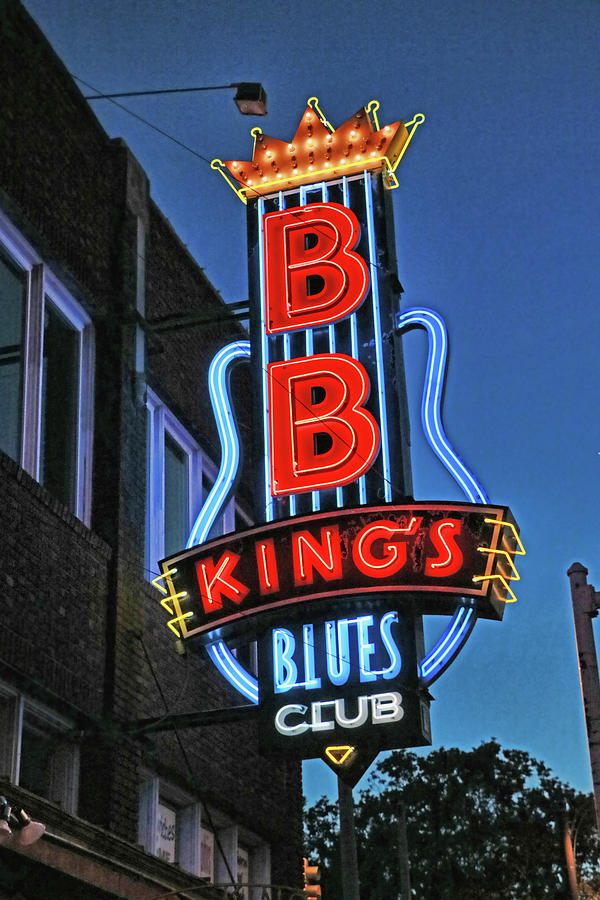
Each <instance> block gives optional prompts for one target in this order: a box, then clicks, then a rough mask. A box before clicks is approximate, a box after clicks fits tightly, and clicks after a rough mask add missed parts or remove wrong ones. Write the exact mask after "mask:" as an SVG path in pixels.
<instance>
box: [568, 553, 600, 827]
mask: <svg viewBox="0 0 600 900" xmlns="http://www.w3.org/2000/svg"><path fill="white" fill-rule="evenodd" d="M587 574H588V570H587V569H586V568H585V566H582V565H581V563H573V565H572V566H571V568H570V569H569V570H568V572H567V575H568V576H569V580H570V582H571V601H572V603H573V620H574V623H575V643H576V646H577V658H578V664H579V680H580V683H581V698H582V701H583V711H584V714H585V726H586V730H587V738H588V748H589V751H590V764H591V768H592V781H593V785H594V805H595V807H596V829H597V831H598V834H600V681H599V680H598V659H597V657H596V645H595V643H594V631H593V629H592V619H593V618H595V617H596V616H597V615H598V605H599V604H598V600H599V599H600V595H599V594H598V593H597V592H596V591H595V590H594V587H593V585H591V584H588V583H587Z"/></svg>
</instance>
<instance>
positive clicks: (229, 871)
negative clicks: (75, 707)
mask: <svg viewBox="0 0 600 900" xmlns="http://www.w3.org/2000/svg"><path fill="white" fill-rule="evenodd" d="M137 637H138V639H139V641H140V643H141V645H142V649H143V651H144V655H145V657H146V662H147V663H148V667H149V669H150V672H151V673H152V678H153V679H154V683H155V685H156V688H157V690H158V693H159V695H160V698H161V700H162V702H163V706H164V707H165V714H166V715H171V713H170V712H169V704H168V703H167V698H166V697H165V695H164V692H163V689H162V687H161V685H160V682H159V680H158V677H157V675H156V671H155V669H154V665H153V663H152V660H151V658H150V655H149V653H148V649H147V647H146V643H145V641H144V638H143V636H142V635H139V634H138V635H137ZM173 733H174V734H175V738H176V740H177V743H178V744H179V749H180V751H181V755H182V756H183V759H184V761H185V764H186V766H187V769H188V772H189V773H190V776H191V778H192V781H193V782H194V785H196V783H197V779H196V776H195V774H194V770H193V768H192V764H191V762H190V758H189V756H188V754H187V751H186V749H185V747H184V745H183V741H182V739H181V735H180V734H179V730H178V729H177V726H176V725H175V724H174V725H173ZM199 798H200V804H201V806H202V811H203V813H205V814H206V818H207V819H208V823H209V825H210V829H211V831H212V833H213V835H214V838H215V843H216V845H217V848H218V850H219V853H220V854H221V856H222V857H223V862H224V863H225V868H226V869H227V874H228V876H229V879H230V881H231V884H232V887H234V888H235V886H236V884H237V882H236V879H235V878H234V876H233V872H232V869H231V866H230V864H229V860H228V859H227V856H226V854H225V850H224V849H223V844H222V843H221V839H220V837H219V833H218V831H217V829H216V827H215V824H214V821H213V818H212V815H211V812H210V809H209V808H208V806H207V804H206V802H205V801H204V799H203V797H202V796H201V795H200V793H199Z"/></svg>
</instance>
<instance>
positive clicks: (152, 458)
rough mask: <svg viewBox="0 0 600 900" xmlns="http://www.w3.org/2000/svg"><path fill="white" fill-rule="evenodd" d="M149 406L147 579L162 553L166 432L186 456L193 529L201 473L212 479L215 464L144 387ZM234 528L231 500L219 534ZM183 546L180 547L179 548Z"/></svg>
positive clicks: (189, 525)
mask: <svg viewBox="0 0 600 900" xmlns="http://www.w3.org/2000/svg"><path fill="white" fill-rule="evenodd" d="M146 406H147V408H148V467H147V471H148V490H147V498H148V504H147V510H146V568H147V570H148V579H149V580H151V579H152V578H153V577H154V576H155V575H158V561H159V560H160V559H163V558H164V555H165V441H164V436H165V433H166V434H168V435H170V437H171V438H173V440H174V441H175V443H176V444H177V445H178V447H179V448H180V449H181V450H182V451H183V453H184V454H185V455H186V456H187V460H188V503H187V507H188V522H187V529H186V530H187V532H188V533H189V532H190V531H191V529H192V526H193V524H194V522H195V521H196V519H197V517H198V514H199V512H200V510H201V508H202V475H203V474H204V473H205V474H206V475H207V476H208V478H209V479H210V480H211V482H214V481H215V479H216V477H217V474H218V469H217V466H216V465H215V464H214V463H213V462H212V461H211V460H210V459H209V457H208V456H207V455H206V453H204V451H203V450H202V448H201V447H200V445H199V444H198V442H197V441H195V440H194V438H193V437H192V435H191V434H190V433H189V431H187V429H186V428H184V427H183V425H182V424H181V422H179V420H178V419H177V418H176V417H175V416H174V415H173V413H172V412H171V411H170V410H169V409H168V407H167V406H165V404H164V403H163V401H162V400H161V399H160V397H159V396H158V395H157V394H156V393H155V392H154V391H153V390H152V389H151V388H147V391H146ZM234 530H235V504H234V501H233V500H231V501H230V502H229V503H228V504H227V507H226V509H225V511H224V513H223V516H222V532H221V533H222V534H226V533H227V532H229V531H234ZM181 549H182V550H183V547H182V548H181Z"/></svg>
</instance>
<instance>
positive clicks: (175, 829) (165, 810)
mask: <svg viewBox="0 0 600 900" xmlns="http://www.w3.org/2000/svg"><path fill="white" fill-rule="evenodd" d="M213 829H214V830H213ZM215 832H216V834H215ZM138 841H139V843H140V844H141V845H142V846H143V847H144V849H145V850H146V851H147V852H148V853H152V854H153V855H154V856H158V857H160V858H161V859H163V860H164V861H165V862H170V863H174V864H176V865H178V866H179V867H180V868H181V869H183V870H185V871H186V872H190V873H191V874H193V875H198V876H201V877H204V878H208V879H209V880H210V881H211V882H212V883H213V884H227V883H229V884H230V883H231V878H232V877H233V878H234V879H237V881H238V884H243V885H247V884H248V883H249V882H252V881H253V882H254V883H255V884H257V885H258V884H262V885H267V884H269V881H270V877H271V857H270V848H269V845H268V844H265V843H263V842H262V841H261V840H260V838H259V837H258V836H257V835H256V834H254V833H253V832H249V831H247V830H246V829H242V828H241V827H238V826H237V825H236V824H235V823H234V822H232V821H231V820H230V819H229V818H228V817H227V816H225V815H223V814H222V813H221V812H220V811H219V810H214V809H212V807H211V809H210V815H208V813H207V811H206V807H204V806H203V804H201V803H199V802H198V801H197V799H196V798H194V797H192V796H190V795H189V794H187V793H186V792H184V791H181V790H180V789H179V788H177V787H175V786H173V785H172V784H170V783H169V782H166V781H164V780H163V779H161V778H158V777H157V776H154V775H150V774H147V775H146V778H145V779H144V781H143V783H142V785H141V788H140V815H139V829H138ZM224 857H225V858H224ZM242 896H243V897H244V898H245V900H260V898H262V896H263V892H262V889H260V888H258V887H257V888H256V889H250V888H247V887H245V888H243V891H242Z"/></svg>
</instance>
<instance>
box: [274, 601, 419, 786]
mask: <svg viewBox="0 0 600 900" xmlns="http://www.w3.org/2000/svg"><path fill="white" fill-rule="evenodd" d="M417 629H420V618H419V620H418V621H415V618H413V617H411V616H404V615H402V616H401V615H400V614H399V613H398V612H397V611H396V610H394V609H391V608H390V607H389V606H386V605H381V604H380V605H378V607H377V609H375V610H372V611H371V612H369V613H354V614H352V615H350V616H347V617H344V618H325V617H323V618H320V619H314V618H311V619H310V620H307V621H302V622H297V623H295V624H292V625H290V624H289V623H288V622H286V624H285V625H274V626H271V627H270V628H269V629H268V630H267V631H266V632H265V633H264V634H263V636H262V638H261V641H260V645H259V680H260V686H261V693H260V710H259V717H260V740H261V748H262V750H263V752H265V753H266V754H273V753H276V754H281V753H283V754H290V755H292V756H295V757H299V758H304V759H305V758H310V757H318V756H323V755H324V754H325V753H326V751H329V752H327V754H326V755H327V757H328V759H329V761H330V763H333V764H334V765H332V768H335V767H336V766H338V765H339V766H340V774H342V772H343V765H344V761H345V757H349V756H350V755H351V751H353V750H354V749H355V748H356V747H360V748H363V749H366V748H369V752H371V753H372V754H373V755H376V753H377V752H378V751H379V750H385V749H391V748H393V747H413V746H418V745H422V744H428V743H430V732H429V708H428V702H427V698H426V695H425V694H424V693H423V692H422V691H421V690H420V689H419V683H418V675H417Z"/></svg>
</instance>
